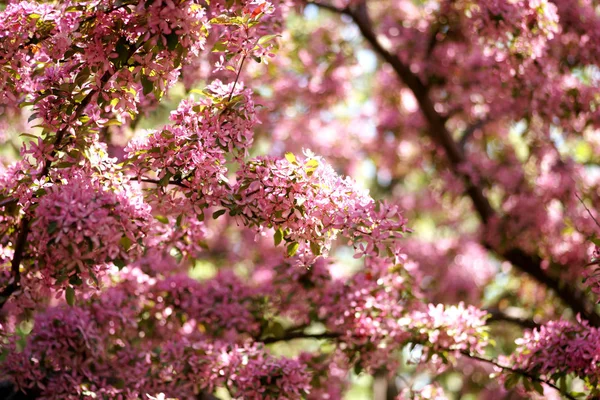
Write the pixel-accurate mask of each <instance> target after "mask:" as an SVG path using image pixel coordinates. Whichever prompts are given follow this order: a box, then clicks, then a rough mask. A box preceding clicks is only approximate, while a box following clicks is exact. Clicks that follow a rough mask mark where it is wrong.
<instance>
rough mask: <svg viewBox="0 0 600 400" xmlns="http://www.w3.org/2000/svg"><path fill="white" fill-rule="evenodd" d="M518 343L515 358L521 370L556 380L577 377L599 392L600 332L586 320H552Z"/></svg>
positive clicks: (526, 334)
mask: <svg viewBox="0 0 600 400" xmlns="http://www.w3.org/2000/svg"><path fill="white" fill-rule="evenodd" d="M516 343H517V345H519V347H518V349H517V352H516V353H515V356H513V357H512V359H513V361H514V364H515V366H517V367H518V368H520V369H523V370H525V371H527V372H529V373H532V374H535V375H543V376H546V377H548V378H551V379H552V380H553V381H557V380H558V379H559V378H564V377H565V375H566V374H574V375H576V376H578V377H580V378H582V379H585V380H586V384H587V385H588V386H589V387H590V388H592V389H595V390H596V391H597V390H599V389H600V388H599V386H598V385H599V384H600V352H599V350H600V332H598V329H596V328H594V327H590V326H589V324H588V323H587V322H586V321H581V320H578V321H577V322H575V323H573V322H568V321H550V322H548V323H547V324H544V325H542V326H541V327H540V328H538V329H534V330H533V331H528V332H526V333H525V336H524V337H523V338H520V339H517V340H516Z"/></svg>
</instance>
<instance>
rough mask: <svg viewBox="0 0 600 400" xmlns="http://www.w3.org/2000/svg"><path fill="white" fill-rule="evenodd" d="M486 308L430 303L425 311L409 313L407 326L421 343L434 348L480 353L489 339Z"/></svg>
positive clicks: (436, 349)
mask: <svg viewBox="0 0 600 400" xmlns="http://www.w3.org/2000/svg"><path fill="white" fill-rule="evenodd" d="M486 316H487V312H485V311H483V310H479V309H477V308H475V307H473V306H467V307H465V305H464V304H463V303H460V304H459V305H457V306H444V305H442V304H438V305H437V306H434V305H433V304H429V306H428V307H427V310H426V311H414V312H412V313H411V314H410V317H409V321H407V322H408V326H409V327H410V329H411V330H413V332H414V334H416V337H419V336H421V343H423V344H424V346H427V347H431V349H432V350H433V351H439V350H441V351H467V352H470V353H482V352H483V348H484V347H485V346H486V345H487V343H488V333H487V327H486V325H485V320H486Z"/></svg>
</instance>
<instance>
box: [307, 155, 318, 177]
mask: <svg viewBox="0 0 600 400" xmlns="http://www.w3.org/2000/svg"><path fill="white" fill-rule="evenodd" d="M317 168H319V162H318V161H317V160H314V159H312V160H308V161H307V162H305V163H304V169H306V173H307V174H309V175H311V174H312V173H313V172H315V170H316V169H317Z"/></svg>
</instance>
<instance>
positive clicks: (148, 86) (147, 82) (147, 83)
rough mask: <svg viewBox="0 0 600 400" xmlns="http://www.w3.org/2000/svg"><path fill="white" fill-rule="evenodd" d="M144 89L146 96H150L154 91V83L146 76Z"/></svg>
mask: <svg viewBox="0 0 600 400" xmlns="http://www.w3.org/2000/svg"><path fill="white" fill-rule="evenodd" d="M142 88H143V91H142V92H143V93H144V96H147V95H149V94H150V93H152V91H153V90H154V82H152V81H151V80H150V79H148V77H147V76H146V75H142Z"/></svg>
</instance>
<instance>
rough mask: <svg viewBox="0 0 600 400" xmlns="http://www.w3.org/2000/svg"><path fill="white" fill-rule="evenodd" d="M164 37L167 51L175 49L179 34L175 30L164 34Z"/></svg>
mask: <svg viewBox="0 0 600 400" xmlns="http://www.w3.org/2000/svg"><path fill="white" fill-rule="evenodd" d="M165 38H166V39H167V49H169V51H173V50H175V48H176V47H177V44H179V36H178V35H177V34H176V33H175V32H172V33H169V34H168V35H166V36H165Z"/></svg>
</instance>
